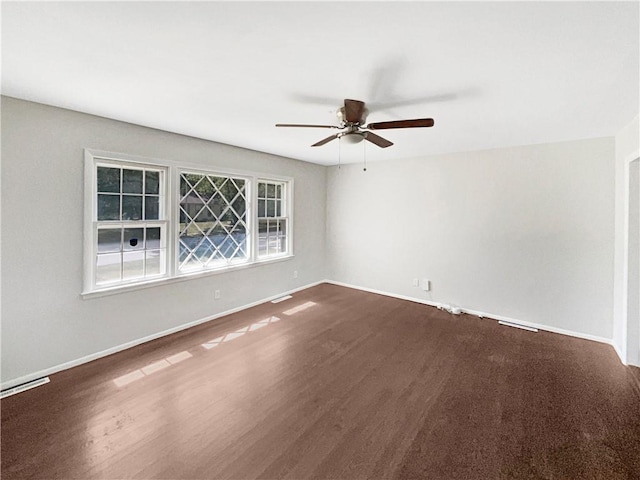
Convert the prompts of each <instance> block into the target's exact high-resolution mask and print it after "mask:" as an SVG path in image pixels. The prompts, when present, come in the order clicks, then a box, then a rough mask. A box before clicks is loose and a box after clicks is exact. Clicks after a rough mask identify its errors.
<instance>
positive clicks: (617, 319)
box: [613, 116, 640, 365]
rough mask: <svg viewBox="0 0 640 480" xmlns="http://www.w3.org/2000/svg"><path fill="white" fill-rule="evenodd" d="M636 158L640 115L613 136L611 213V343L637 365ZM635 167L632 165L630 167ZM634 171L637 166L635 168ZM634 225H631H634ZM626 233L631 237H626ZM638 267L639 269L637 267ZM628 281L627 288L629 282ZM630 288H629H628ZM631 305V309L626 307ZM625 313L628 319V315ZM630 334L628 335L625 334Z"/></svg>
mask: <svg viewBox="0 0 640 480" xmlns="http://www.w3.org/2000/svg"><path fill="white" fill-rule="evenodd" d="M638 157H640V116H636V117H635V119H633V120H632V121H631V122H630V123H629V124H628V125H627V126H626V127H625V128H623V129H622V130H621V131H620V132H619V133H618V135H616V167H615V172H616V174H615V175H616V177H615V188H616V193H615V195H616V214H615V232H616V240H615V264H614V265H615V266H614V272H615V273H614V275H615V277H614V278H615V280H614V333H613V342H614V345H615V347H616V349H617V350H618V352H619V354H620V356H621V357H622V358H623V360H624V361H626V362H627V363H631V364H634V365H640V339H639V338H638V336H639V335H640V333H638V332H639V331H640V318H637V317H638V315H637V314H636V315H634V308H633V306H634V304H635V302H639V301H640V292H638V291H637V289H635V286H634V284H633V282H634V278H635V277H634V275H638V273H637V271H635V270H634V266H633V258H634V255H635V254H636V253H635V250H634V248H638V245H635V243H634V239H633V233H634V226H635V227H636V228H638V227H637V224H638V221H639V220H638V218H637V216H634V213H635V212H636V211H637V210H634V209H633V206H634V205H633V201H634V200H635V199H631V197H632V195H633V188H634V187H637V186H635V185H634V184H633V183H632V180H633V175H632V174H633V173H634V172H633V168H634V167H633V166H632V162H633V161H634V160H636V159H637V158H638ZM633 165H635V164H633ZM636 168H637V167H636ZM634 222H635V223H634ZM630 234H631V237H632V238H630ZM630 240H631V242H630ZM637 268H640V267H637ZM630 280H631V285H630V284H629V281H630ZM630 287H631V288H630ZM630 305H631V307H632V308H631V310H629V306H630ZM629 314H630V315H631V316H629ZM629 332H631V335H629Z"/></svg>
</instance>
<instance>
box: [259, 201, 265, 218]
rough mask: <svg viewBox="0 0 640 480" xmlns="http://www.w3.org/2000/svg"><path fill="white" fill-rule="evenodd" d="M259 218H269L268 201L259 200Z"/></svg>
mask: <svg viewBox="0 0 640 480" xmlns="http://www.w3.org/2000/svg"><path fill="white" fill-rule="evenodd" d="M258 216H259V217H266V216H267V201H266V200H258Z"/></svg>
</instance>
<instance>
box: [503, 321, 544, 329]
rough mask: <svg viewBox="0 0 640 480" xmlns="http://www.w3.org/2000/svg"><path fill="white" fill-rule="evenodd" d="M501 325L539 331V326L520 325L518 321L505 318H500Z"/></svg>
mask: <svg viewBox="0 0 640 480" xmlns="http://www.w3.org/2000/svg"><path fill="white" fill-rule="evenodd" d="M498 323H499V324H500V325H506V326H507V327H514V328H521V329H522V330H527V331H529V332H537V331H538V329H537V328H533V327H527V326H526V325H519V324H517V323H512V322H505V321H504V320H498Z"/></svg>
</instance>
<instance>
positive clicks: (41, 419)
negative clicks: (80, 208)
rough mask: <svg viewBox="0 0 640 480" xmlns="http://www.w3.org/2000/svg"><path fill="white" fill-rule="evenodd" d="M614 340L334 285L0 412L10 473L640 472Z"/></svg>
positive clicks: (634, 415) (637, 400) (99, 369)
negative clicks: (523, 326)
mask: <svg viewBox="0 0 640 480" xmlns="http://www.w3.org/2000/svg"><path fill="white" fill-rule="evenodd" d="M639 372H640V369H636V368H634V367H624V366H623V365H621V364H620V362H619V360H618V359H617V357H616V355H615V353H614V352H613V350H612V349H611V347H609V346H607V345H602V344H597V343H594V342H589V341H586V340H580V339H576V338H570V337H565V336H561V335H555V334H551V333H546V332H539V333H532V332H526V331H522V330H517V329H513V328H508V327H502V326H499V325H498V324H497V322H494V321H491V320H488V319H478V318H476V317H472V316H468V315H460V316H454V315H450V314H448V313H446V312H443V311H440V310H437V309H434V308H431V307H427V306H425V305H420V304H417V303H412V302H408V301H404V300H399V299H394V298H389V297H384V296H380V295H376V294H371V293H366V292H362V291H357V290H353V289H348V288H344V287H338V286H335V285H327V284H323V285H319V286H316V287H313V288H310V289H307V290H304V291H301V292H298V293H296V294H294V295H293V298H291V299H289V300H286V301H284V302H281V303H278V304H272V303H265V304H262V305H259V306H256V307H253V308H251V309H248V310H245V311H242V312H238V313H236V314H233V315H229V316H227V317H224V318H220V319H217V320H215V321H212V322H209V323H207V324H203V325H199V326H197V327H194V328H191V329H189V330H186V331H182V332H179V333H176V334H174V335H171V336H168V337H164V338H161V339H158V340H154V341H152V342H149V343H147V344H143V345H140V346H138V347H135V348H132V349H129V350H127V351H124V352H120V353H117V354H114V355H111V356H109V357H106V358H103V359H100V360H96V361H94V362H91V363H89V364H85V365H82V366H79V367H76V368H73V369H70V370H67V371H64V372H60V373H58V374H55V375H52V376H51V382H50V383H49V384H47V385H44V386H41V387H38V388H36V389H33V390H30V391H27V392H24V393H21V394H19V395H15V396H12V397H8V398H6V399H3V400H2V401H1V407H2V430H1V440H2V442H1V454H2V456H1V463H2V467H1V473H2V478H3V479H44V478H47V479H51V478H57V479H67V478H78V479H113V478H132V479H143V478H144V479H147V478H154V479H155V478H157V479H160V478H172V479H187V478H189V479H204V478H208V479H211V478H215V479H225V478H228V479H231V478H236V479H237V478H243V479H250V478H264V479H274V478H282V479H300V478H318V479H320V478H323V479H324V478H349V479H358V478H389V479H407V478H438V479H449V478H451V479H453V478H467V479H485V478H492V479H497V478H504V479H507V478H575V479H578V478H580V479H589V478H593V479H596V478H607V479H618V478H620V479H622V478H629V479H631V478H640V454H638V452H640V373H639Z"/></svg>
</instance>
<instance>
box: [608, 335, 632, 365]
mask: <svg viewBox="0 0 640 480" xmlns="http://www.w3.org/2000/svg"><path fill="white" fill-rule="evenodd" d="M611 346H612V347H613V349H614V350H615V351H616V353H617V354H618V357H620V361H621V362H622V363H623V364H624V365H629V363H628V362H627V356H626V355H625V354H624V353H623V351H622V349H621V348H620V346H619V345H618V344H617V343H616V342H614V341H613V340H611Z"/></svg>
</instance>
